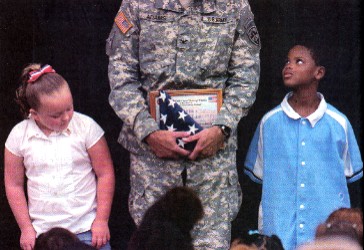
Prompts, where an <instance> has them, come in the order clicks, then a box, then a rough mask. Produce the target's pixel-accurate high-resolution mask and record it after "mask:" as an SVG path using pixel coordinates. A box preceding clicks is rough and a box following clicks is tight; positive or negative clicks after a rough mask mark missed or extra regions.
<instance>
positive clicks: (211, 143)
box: [183, 126, 225, 160]
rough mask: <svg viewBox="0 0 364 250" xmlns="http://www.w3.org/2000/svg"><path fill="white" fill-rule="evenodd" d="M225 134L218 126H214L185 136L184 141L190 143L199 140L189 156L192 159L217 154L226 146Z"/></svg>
mask: <svg viewBox="0 0 364 250" xmlns="http://www.w3.org/2000/svg"><path fill="white" fill-rule="evenodd" d="M224 139H225V136H224V134H223V133H222V131H221V129H220V128H219V127H218V126H213V127H211V128H207V129H204V130H202V131H201V132H200V133H198V134H195V135H192V136H189V137H188V138H184V139H183V141H184V142H186V143H188V142H192V141H197V144H196V146H195V148H194V150H193V151H192V153H191V154H190V155H189V156H188V158H189V159H190V160H196V159H197V158H207V157H211V156H213V155H215V154H216V152H217V151H218V150H219V149H221V148H222V147H223V146H224Z"/></svg>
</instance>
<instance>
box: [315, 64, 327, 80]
mask: <svg viewBox="0 0 364 250" xmlns="http://www.w3.org/2000/svg"><path fill="white" fill-rule="evenodd" d="M325 73H326V69H325V67H324V66H318V67H317V71H316V79H317V80H321V79H322V78H323V77H324V76H325Z"/></svg>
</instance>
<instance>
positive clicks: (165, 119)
mask: <svg viewBox="0 0 364 250" xmlns="http://www.w3.org/2000/svg"><path fill="white" fill-rule="evenodd" d="M161 121H163V123H164V124H166V122H167V115H163V114H161Z"/></svg>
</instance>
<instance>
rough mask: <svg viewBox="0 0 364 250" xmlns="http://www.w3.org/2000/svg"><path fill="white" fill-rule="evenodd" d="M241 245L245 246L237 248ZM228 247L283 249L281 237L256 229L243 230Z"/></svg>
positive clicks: (263, 249) (236, 248) (235, 249)
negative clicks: (261, 232)
mask: <svg viewBox="0 0 364 250" xmlns="http://www.w3.org/2000/svg"><path fill="white" fill-rule="evenodd" d="M242 246H244V247H245V248H239V247H242ZM230 249H231V250H232V249H233V250H239V249H259V250H284V248H283V245H282V242H281V239H280V238H279V237H278V236H277V235H274V234H273V235H271V236H268V235H264V234H260V233H259V232H258V231H248V232H244V233H243V234H242V236H241V237H240V238H238V239H235V240H234V241H233V243H232V245H231V248H230Z"/></svg>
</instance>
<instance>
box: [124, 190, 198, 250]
mask: <svg viewBox="0 0 364 250" xmlns="http://www.w3.org/2000/svg"><path fill="white" fill-rule="evenodd" d="M202 216H203V208H202V204H201V201H200V199H199V197H198V196H197V194H196V193H195V192H194V191H193V190H192V189H190V188H187V187H175V188H172V189H170V190H169V191H168V192H167V193H166V194H165V195H164V196H162V197H161V198H160V199H159V200H158V201H157V202H156V203H154V204H153V205H152V206H151V207H150V208H149V209H148V210H147V211H146V213H145V215H144V217H143V220H142V222H141V224H140V226H139V227H138V228H137V229H136V231H135V232H134V233H133V235H132V237H131V239H130V242H129V244H128V250H137V249H138V250H143V249H146V250H147V249H150V250H152V249H153V250H154V249H158V250H163V249H166V250H167V249H168V250H169V249H180V250H189V249H191V250H193V244H192V237H191V230H192V228H193V227H194V225H195V224H196V223H197V221H198V220H200V219H201V218H202Z"/></svg>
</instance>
